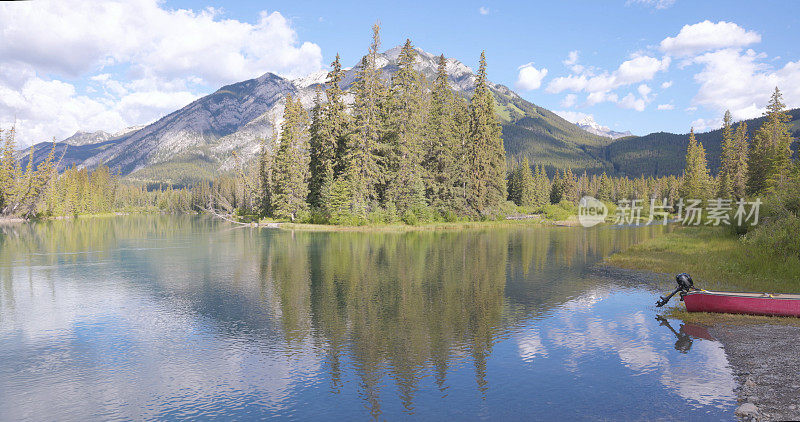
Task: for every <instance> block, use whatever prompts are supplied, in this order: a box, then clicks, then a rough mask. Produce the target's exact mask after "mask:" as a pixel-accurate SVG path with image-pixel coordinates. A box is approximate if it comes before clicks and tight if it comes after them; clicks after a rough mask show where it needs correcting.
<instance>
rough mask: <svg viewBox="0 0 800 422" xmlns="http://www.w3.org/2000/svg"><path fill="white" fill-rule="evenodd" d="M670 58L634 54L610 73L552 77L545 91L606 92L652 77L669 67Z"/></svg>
mask: <svg viewBox="0 0 800 422" xmlns="http://www.w3.org/2000/svg"><path fill="white" fill-rule="evenodd" d="M670 61H671V60H670V58H669V57H664V58H663V59H661V60H659V59H657V58H655V57H650V56H636V57H633V58H631V59H630V60H626V61H624V62H622V64H620V65H619V67H618V68H617V70H615V71H614V72H612V73H608V72H604V73H601V74H599V75H595V76H592V75H587V74H572V75H569V76H561V77H558V78H555V79H553V80H552V81H550V83H549V84H548V85H547V92H550V93H554V94H557V93H560V92H562V91H575V92H579V91H585V92H589V93H607V92H608V91H611V90H614V89H617V88H619V87H622V86H625V85H630V84H635V83H639V82H643V81H647V80H650V79H653V77H654V76H655V74H656V73H657V72H661V71H665V70H666V69H667V68H669V64H670Z"/></svg>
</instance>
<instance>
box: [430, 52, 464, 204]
mask: <svg viewBox="0 0 800 422" xmlns="http://www.w3.org/2000/svg"><path fill="white" fill-rule="evenodd" d="M462 103H463V101H461V99H459V98H458V97H456V95H455V93H454V92H453V90H452V89H451V88H450V83H449V81H448V75H447V60H446V59H445V57H444V55H441V56H439V63H438V68H437V70H436V79H435V80H434V83H433V88H432V90H431V100H430V110H429V114H428V119H427V122H426V123H427V124H426V126H427V128H426V136H425V145H424V151H425V155H424V158H423V167H424V179H425V187H426V189H425V192H426V196H427V198H428V201H429V203H430V204H431V205H432V206H433V207H434V208H436V209H438V210H439V211H440V212H442V213H444V212H446V211H448V210H449V211H454V212H462V211H463V210H462V208H463V207H462V206H460V205H459V202H460V201H459V198H460V195H458V189H457V187H458V185H459V183H461V181H462V180H463V179H461V178H460V177H459V171H460V170H461V169H462V167H463V166H462V163H461V162H460V159H461V157H462V156H463V155H464V154H463V152H462V148H461V146H462V142H463V141H462V139H460V137H459V127H458V123H459V121H458V118H459V116H458V113H459V111H460V109H459V105H462ZM461 110H463V107H461ZM462 114H463V113H462Z"/></svg>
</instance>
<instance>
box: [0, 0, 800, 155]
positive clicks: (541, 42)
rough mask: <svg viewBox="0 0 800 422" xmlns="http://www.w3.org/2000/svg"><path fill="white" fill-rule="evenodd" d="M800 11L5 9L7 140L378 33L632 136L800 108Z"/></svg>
mask: <svg viewBox="0 0 800 422" xmlns="http://www.w3.org/2000/svg"><path fill="white" fill-rule="evenodd" d="M799 19H800V2H795V1H786V2H773V1H760V2H746V1H687V0H607V1H602V2H599V1H555V2H554V1H549V2H538V1H536V2H534V1H529V2H489V1H485V0H481V1H437V2H431V1H425V2H423V1H405V2H393V3H384V4H373V2H364V1H359V2H347V1H344V0H341V1H338V2H298V1H183V0H173V1H171V0H164V1H158V0H129V1H90V2H87V1H75V0H61V1H53V2H51V1H45V0H39V1H31V2H10V3H8V2H7V3H2V4H0V129H8V128H9V127H10V126H11V125H12V124H15V126H16V129H17V141H18V142H19V143H21V144H22V145H29V144H31V143H35V142H41V141H50V140H52V139H53V138H55V139H57V140H61V139H64V138H66V137H68V136H70V135H72V134H73V133H75V132H76V131H78V130H86V131H94V130H105V131H108V132H112V133H113V132H115V131H119V130H121V129H123V128H125V127H128V126H133V125H141V124H146V123H150V122H153V121H155V120H157V119H158V118H159V117H161V116H163V115H165V114H168V113H169V112H172V111H174V110H177V109H179V108H181V107H183V106H185V105H187V104H188V103H190V102H191V101H193V100H194V99H196V98H199V97H201V96H203V95H207V94H209V93H212V92H214V91H215V90H217V89H218V88H220V87H221V86H223V85H226V84H230V83H235V82H239V81H242V80H246V79H250V78H255V77H258V76H260V75H262V74H264V73H266V72H273V73H277V74H279V75H282V76H285V77H289V78H294V77H299V76H303V75H306V74H308V73H310V72H313V71H318V70H321V69H326V68H327V66H328V65H329V64H330V62H331V61H332V60H333V58H334V57H335V55H336V54H337V53H339V54H341V57H342V62H343V64H344V65H345V66H351V65H353V64H355V63H356V62H357V61H358V60H359V58H360V57H361V56H362V55H363V54H364V53H365V52H366V50H367V47H368V45H369V42H370V33H371V25H372V24H373V23H374V22H376V21H380V23H381V27H382V41H383V49H384V50H386V49H389V48H391V47H393V46H396V45H400V44H402V43H403V42H404V41H405V39H406V38H410V39H411V40H412V42H413V43H414V45H415V46H417V47H418V48H421V49H422V50H425V51H428V52H430V53H434V54H439V53H444V54H445V55H446V56H448V57H454V58H456V59H458V60H460V61H462V62H464V63H465V64H466V65H468V66H470V67H472V68H473V69H475V68H477V61H478V57H479V55H480V52H481V51H482V50H485V51H486V57H487V61H488V73H489V78H490V80H492V81H493V82H495V83H501V84H504V85H506V86H509V87H511V88H512V89H514V90H515V91H516V92H517V93H519V94H520V95H522V97H524V98H525V99H527V100H529V101H531V102H533V103H535V104H537V105H539V106H542V107H545V108H548V109H550V110H553V111H555V112H557V113H559V114H560V115H561V116H562V117H564V118H566V119H567V120H570V121H577V120H579V119H582V118H584V117H586V116H590V117H592V118H594V120H596V121H597V122H598V123H600V124H602V125H604V126H608V127H610V128H611V129H614V130H618V131H625V130H629V131H631V132H633V133H634V134H637V135H644V134H647V133H650V132H658V131H667V132H676V133H686V132H688V131H689V129H690V128H691V127H693V128H694V129H695V130H696V131H705V130H711V129H715V128H717V127H718V126H719V125H720V122H721V116H722V114H723V113H724V111H725V110H726V109H729V110H730V111H731V113H732V114H733V117H734V119H735V120H740V119H746V118H751V117H756V116H759V115H761V113H762V112H763V110H764V107H765V104H766V102H767V100H768V99H769V96H770V94H771V92H772V90H773V89H774V88H775V86H778V87H780V88H781V90H782V91H783V94H784V102H785V103H786V104H787V105H788V106H789V107H800V43H798V42H797V35H800V22H798V20H799Z"/></svg>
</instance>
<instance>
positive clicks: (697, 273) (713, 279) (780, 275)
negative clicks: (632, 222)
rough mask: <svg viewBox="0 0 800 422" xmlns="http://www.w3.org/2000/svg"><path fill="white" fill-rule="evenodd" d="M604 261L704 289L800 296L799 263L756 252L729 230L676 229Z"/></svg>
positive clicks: (790, 259)
mask: <svg viewBox="0 0 800 422" xmlns="http://www.w3.org/2000/svg"><path fill="white" fill-rule="evenodd" d="M606 263H608V264H610V265H614V266H617V267H622V268H629V269H637V270H647V271H651V272H656V273H669V274H677V273H682V272H687V273H689V274H691V275H692V278H693V279H694V281H695V285H697V286H699V287H702V288H705V289H716V288H725V289H739V290H752V291H768V292H773V293H796V292H800V259H797V258H796V257H783V256H777V255H776V254H774V253H772V251H767V250H759V249H758V248H756V247H754V246H752V245H748V244H746V243H744V242H742V241H741V240H740V238H739V237H738V236H736V235H734V234H732V233H731V232H730V231H729V230H727V228H711V227H685V226H677V227H676V228H675V230H674V231H672V232H671V233H668V234H666V235H664V236H661V237H657V238H654V239H650V240H647V241H645V242H643V243H640V244H638V245H635V246H633V247H631V248H629V249H627V250H625V251H622V252H619V253H617V254H614V255H612V256H611V257H609V258H608V259H607V260H606Z"/></svg>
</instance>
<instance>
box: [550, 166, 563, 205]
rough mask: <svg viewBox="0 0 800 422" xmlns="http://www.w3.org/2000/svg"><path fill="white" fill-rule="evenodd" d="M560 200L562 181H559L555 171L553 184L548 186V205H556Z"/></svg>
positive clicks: (558, 175) (561, 197) (561, 196)
mask: <svg viewBox="0 0 800 422" xmlns="http://www.w3.org/2000/svg"><path fill="white" fill-rule="evenodd" d="M562 199H564V181H563V180H562V179H561V175H560V174H559V172H558V170H556V174H555V175H554V176H553V183H552V184H551V185H550V203H551V204H557V203H559V202H561V200H562Z"/></svg>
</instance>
